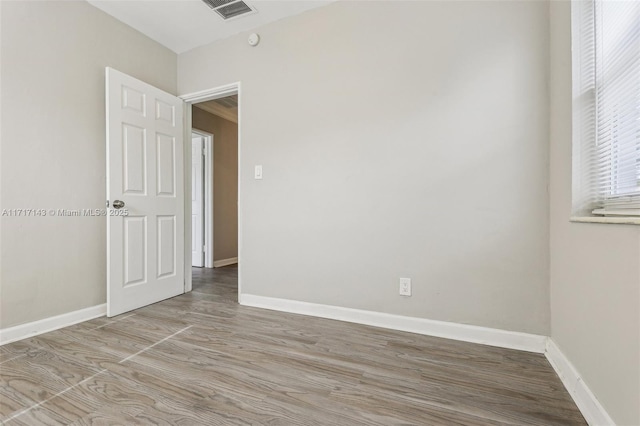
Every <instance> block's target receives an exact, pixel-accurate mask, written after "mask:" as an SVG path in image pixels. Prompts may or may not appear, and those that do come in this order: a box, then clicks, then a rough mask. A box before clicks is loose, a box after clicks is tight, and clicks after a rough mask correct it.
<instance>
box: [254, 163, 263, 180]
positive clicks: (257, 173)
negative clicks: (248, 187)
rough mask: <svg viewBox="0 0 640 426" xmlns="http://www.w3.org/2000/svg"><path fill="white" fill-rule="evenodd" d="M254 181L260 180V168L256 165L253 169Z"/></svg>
mask: <svg viewBox="0 0 640 426" xmlns="http://www.w3.org/2000/svg"><path fill="white" fill-rule="evenodd" d="M254 179H262V166H261V165H257V166H256V168H255V173H254Z"/></svg>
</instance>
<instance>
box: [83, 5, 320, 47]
mask: <svg viewBox="0 0 640 426" xmlns="http://www.w3.org/2000/svg"><path fill="white" fill-rule="evenodd" d="M87 1H88V2H89V3H91V4H92V5H94V6H95V7H97V8H99V9H101V10H103V11H105V12H106V13H108V14H109V15H111V16H113V17H114V18H116V19H118V20H120V21H122V22H124V23H125V24H127V25H129V26H131V27H133V28H135V29H137V30H138V31H140V32H141V33H143V34H145V35H146V36H148V37H150V38H152V39H153V40H156V41H157V42H159V43H160V44H162V45H164V46H166V47H168V48H169V49H171V50H173V51H174V52H176V53H182V52H185V51H187V50H191V49H193V48H194V47H198V46H202V45H204V44H208V43H211V42H212V41H216V40H219V39H222V38H226V37H229V36H231V35H234V34H237V33H239V32H242V31H247V30H251V29H254V28H257V27H259V26H261V25H264V24H268V23H269V22H273V21H277V20H279V19H282V18H285V17H287V16H292V15H297V14H299V13H302V12H304V11H307V10H310V9H313V8H316V7H319V6H324V5H326V4H329V3H330V2H331V1H332V0H319V1H318V0H285V1H273V0H245V3H247V4H248V5H249V6H251V7H253V8H254V9H256V10H257V13H252V14H249V15H247V16H240V17H238V18H235V19H231V20H229V21H226V22H225V21H224V20H223V19H222V18H221V17H220V16H219V15H218V14H217V13H216V12H215V11H214V10H212V9H210V8H209V7H208V6H207V5H206V4H204V3H203V2H202V1H201V0H87Z"/></svg>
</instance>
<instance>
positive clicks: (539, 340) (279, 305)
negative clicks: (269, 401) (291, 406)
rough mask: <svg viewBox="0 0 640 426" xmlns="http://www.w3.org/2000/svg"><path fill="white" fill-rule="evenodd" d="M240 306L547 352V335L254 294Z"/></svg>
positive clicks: (246, 297) (248, 295)
mask: <svg viewBox="0 0 640 426" xmlns="http://www.w3.org/2000/svg"><path fill="white" fill-rule="evenodd" d="M239 303H240V304H241V305H244V306H253V307H256V308H265V309H272V310H275V311H282V312H291V313H294V314H302V315H310V316H314V317H321V318H329V319H335V320H339V321H347V322H353V323H357V324H365V325H371V326H374V327H381V328H388V329H392V330H400V331H408V332H410V333H417V334H424V335H428V336H435V337H443V338H446V339H453V340H461V341H464V342H472V343H480V344H483V345H490V346H498V347H501V348H509V349H518V350H521V351H528V352H536V353H544V351H545V347H546V346H545V345H546V341H547V337H546V336H540V335H536V334H528V333H519V332H516V331H507V330H499V329H496V328H488V327H479V326H475V325H467V324H458V323H453V322H446V321H436V320H430V319H425V318H414V317H406V316H402V315H393V314H386V313H381V312H374V311H364V310H360V309H351V308H343V307H340V306H330V305H320V304H316V303H308V302H300V301H297V300H287V299H277V298H272V297H264V296H256V295H253V294H242V297H241V298H239Z"/></svg>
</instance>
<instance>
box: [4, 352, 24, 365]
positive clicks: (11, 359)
mask: <svg viewBox="0 0 640 426" xmlns="http://www.w3.org/2000/svg"><path fill="white" fill-rule="evenodd" d="M23 356H27V354H21V355H18V356H14V357H13V358H9V359H5V360H4V361H2V362H0V365H2V364H4V363H5V362H9V361H13V360H16V359H18V358H22V357H23Z"/></svg>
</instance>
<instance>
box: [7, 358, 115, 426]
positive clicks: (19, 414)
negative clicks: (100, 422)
mask: <svg viewBox="0 0 640 426" xmlns="http://www.w3.org/2000/svg"><path fill="white" fill-rule="evenodd" d="M105 371H107V369H106V368H105V369H103V370H100V371H98V372H97V373H95V374H93V375H91V376H89V377H87V378H86V379H83V380H81V381H79V382H78V383H76V384H75V385H73V386H69V387H68V388H66V389H64V390H61V391H60V392H58V393H57V394H55V395H53V396H50V397H49V398H47V399H45V400H44V401H40V402H38V403H36V404H33V405H32V406H31V407H28V408H25V409H24V410H22V411H20V412H18V413H16V414H14V415H13V416H11V417H9V418H6V419H4V420H3V422H8V421H11V420H14V419H16V418H18V417H20V416H22V415H23V414H26V413H28V412H29V411H31V410H33V409H35V408H38V407H40V406H41V405H44V404H46V403H47V402H49V401H51V400H53V399H55V398H57V397H59V396H61V395H64V394H65V393H67V392H69V391H70V390H71V389H74V388H76V387H78V386H80V385H82V384H83V383H86V382H88V381H89V380H91V379H93V378H94V377H96V376H99V375H100V374H102V373H104V372H105Z"/></svg>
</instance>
